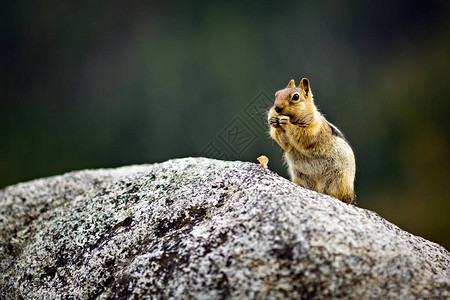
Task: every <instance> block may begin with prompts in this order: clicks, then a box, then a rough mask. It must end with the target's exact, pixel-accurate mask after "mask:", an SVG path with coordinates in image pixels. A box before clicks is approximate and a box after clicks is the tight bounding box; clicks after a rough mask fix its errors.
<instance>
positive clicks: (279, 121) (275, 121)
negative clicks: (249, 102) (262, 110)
mask: <svg viewBox="0 0 450 300" xmlns="http://www.w3.org/2000/svg"><path fill="white" fill-rule="evenodd" d="M288 122H289V117H288V116H281V117H270V118H269V124H270V125H271V126H273V127H282V126H285V125H286V124H287V123H288Z"/></svg>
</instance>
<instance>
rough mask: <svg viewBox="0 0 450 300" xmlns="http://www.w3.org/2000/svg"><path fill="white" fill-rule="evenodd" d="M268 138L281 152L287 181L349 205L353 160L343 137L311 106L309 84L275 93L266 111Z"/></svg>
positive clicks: (304, 80)
mask: <svg viewBox="0 0 450 300" xmlns="http://www.w3.org/2000/svg"><path fill="white" fill-rule="evenodd" d="M268 123H269V124H270V126H271V127H270V135H271V137H272V138H273V139H274V140H275V141H276V142H277V143H278V145H280V147H281V148H282V149H283V150H284V158H285V160H286V162H287V164H288V168H289V174H290V177H291V180H292V181H293V182H294V183H296V184H298V185H300V186H302V187H304V188H307V189H310V190H314V191H317V192H319V193H323V194H327V195H330V196H333V197H335V198H338V199H339V200H341V201H343V202H346V203H352V202H353V199H354V188H353V183H354V180H355V171H356V166H355V156H354V154H353V151H352V148H351V147H350V144H349V143H348V141H347V140H346V139H345V137H344V135H343V134H342V133H341V132H340V131H339V130H338V129H337V128H336V126H334V125H333V124H331V123H329V122H328V121H327V120H326V119H325V117H324V116H323V115H322V114H321V113H320V112H319V111H318V109H317V107H316V106H315V105H314V100H313V95H312V92H311V88H310V85H309V80H308V79H306V78H303V79H302V80H301V81H300V84H299V85H298V87H296V86H295V82H294V80H291V81H290V82H289V84H288V85H287V87H286V88H285V89H283V90H280V91H278V92H276V94H275V103H274V105H273V107H272V108H271V109H270V111H269V116H268Z"/></svg>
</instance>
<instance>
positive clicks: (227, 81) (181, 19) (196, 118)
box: [0, 0, 450, 249]
mask: <svg viewBox="0 0 450 300" xmlns="http://www.w3.org/2000/svg"><path fill="white" fill-rule="evenodd" d="M0 23H1V29H0V45H1V57H0V66H1V73H0V76H1V81H0V82H1V89H0V91H1V96H0V97H1V103H0V133H1V137H2V142H1V143H0V188H1V187H4V186H7V185H11V184H14V183H17V182H20V181H26V180H30V179H34V178H38V177H45V176H51V175H57V174H61V173H64V172H68V171H71V170H77V169H85V168H106V167H118V166H122V165H129V164H143V163H153V162H162V161H165V160H168V159H171V158H175V157H185V156H210V157H215V158H223V159H228V160H245V161H252V162H255V163H256V158H257V157H258V156H259V155H262V154H264V155H267V156H268V157H269V159H270V162H269V167H270V169H272V170H274V171H276V172H278V173H279V174H281V175H282V176H287V173H286V170H285V168H284V166H283V164H282V160H281V155H282V152H281V150H280V149H279V147H278V146H277V145H276V144H275V143H274V142H273V141H271V140H270V138H269V136H268V134H267V131H268V125H265V124H264V119H265V114H266V111H267V110H268V109H269V107H270V105H271V102H272V101H273V94H274V93H275V92H276V91H277V90H279V89H282V88H284V87H285V86H286V84H287V83H288V81H289V80H290V79H295V81H296V82H297V83H298V82H299V81H300V79H301V78H302V77H308V78H309V80H310V82H311V88H312V90H313V93H314V96H315V101H316V104H317V105H318V106H319V108H320V110H321V111H322V113H324V114H325V115H326V117H327V119H328V120H329V121H331V122H332V123H334V124H336V125H337V126H338V127H339V128H340V129H341V130H342V131H343V132H344V134H345V135H346V137H347V139H348V140H349V141H350V143H351V144H352V145H353V148H354V151H355V155H356V158H357V181H356V194H357V200H356V202H357V205H358V206H360V207H363V208H368V209H371V210H374V211H376V212H377V213H379V214H380V215H381V216H383V217H385V218H386V219H387V220H389V221H391V222H393V223H395V224H396V225H398V226H400V227H401V228H403V229H405V230H408V231H410V232H411V233H413V234H416V235H420V236H423V237H425V238H427V239H430V240H432V241H435V242H438V243H440V244H442V245H444V246H445V247H446V248H447V249H450V234H449V232H450V217H449V213H450V179H449V173H450V172H449V169H450V156H449V154H450V151H449V150H450V120H449V112H450V83H449V80H450V61H449V55H450V1H445V0H442V1H414V0H411V1H406V0H404V1H359V0H346V1H296V2H294V1H289V2H284V1H278V2H271V1H265V2H250V1H227V2H216V1H179V2H169V1H168V2H154V1H149V2H147V1H142V2H134V1H127V2H125V1H122V2H118V1H56V2H53V1H3V3H2V9H1V11H0ZM266 126H267V127H266Z"/></svg>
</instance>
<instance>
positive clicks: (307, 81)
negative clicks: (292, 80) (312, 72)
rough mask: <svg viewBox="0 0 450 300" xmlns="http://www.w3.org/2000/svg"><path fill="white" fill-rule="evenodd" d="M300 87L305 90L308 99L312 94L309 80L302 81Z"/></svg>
mask: <svg viewBox="0 0 450 300" xmlns="http://www.w3.org/2000/svg"><path fill="white" fill-rule="evenodd" d="M298 87H299V88H301V89H302V90H303V92H304V93H305V96H306V97H308V96H309V94H310V93H311V89H310V88H309V80H308V78H303V79H302V81H300V84H299V85H298Z"/></svg>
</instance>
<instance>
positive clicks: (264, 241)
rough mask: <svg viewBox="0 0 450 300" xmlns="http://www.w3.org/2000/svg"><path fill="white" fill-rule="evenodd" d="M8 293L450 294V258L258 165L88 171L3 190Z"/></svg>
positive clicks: (201, 163) (2, 292) (2, 282)
mask: <svg viewBox="0 0 450 300" xmlns="http://www.w3.org/2000/svg"><path fill="white" fill-rule="evenodd" d="M0 233H1V234H0V298H2V299H3V298H6V299H94V298H95V299H118V298H119V299H124V298H134V297H136V298H139V299H146V298H148V299H163V298H164V299H165V298H183V299H187V298H193V299H223V298H230V299H233V298H234V299H242V298H254V299H278V298H295V299H298V298H316V299H323V298H330V297H332V298H353V299H362V298H398V299H405V298H447V299H448V298H449V297H450V254H449V252H448V251H447V250H446V249H445V248H443V247H442V246H439V245H438V244H435V243H432V242H430V241H427V240H425V239H423V238H421V237H417V236H414V235H412V234H410V233H408V232H405V231H403V230H401V229H400V228H398V227H397V226H395V225H393V224H391V223H389V222H387V221H386V220H384V219H383V218H381V217H380V216H378V215H377V214H376V213H374V212H371V211H368V210H365V209H362V208H358V207H356V206H354V205H348V204H345V203H342V202H340V201H339V200H337V199H334V198H332V197H330V196H326V195H322V194H318V193H316V192H313V191H309V190H306V189H303V188H301V187H299V186H296V185H295V184H293V183H291V182H290V181H288V180H286V179H284V178H282V177H280V176H278V175H277V174H275V173H273V172H271V171H270V170H266V169H263V168H261V167H260V166H259V165H257V164H254V163H248V162H229V161H219V160H212V159H206V158H184V159H174V160H170V161H167V162H164V163H160V164H153V165H137V166H127V167H122V168H117V169H100V170H85V171H77V172H71V173H67V174H64V175H61V176H55V177H50V178H44V179H38V180H34V181H30V182H26V183H20V184H17V185H14V186H10V187H7V188H5V189H3V190H1V191H0Z"/></svg>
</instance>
